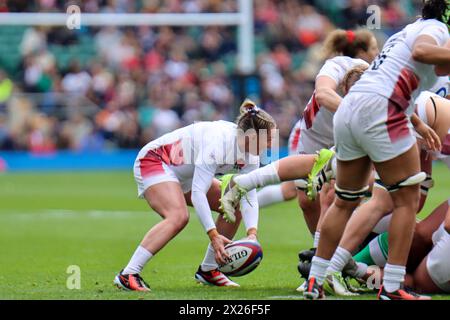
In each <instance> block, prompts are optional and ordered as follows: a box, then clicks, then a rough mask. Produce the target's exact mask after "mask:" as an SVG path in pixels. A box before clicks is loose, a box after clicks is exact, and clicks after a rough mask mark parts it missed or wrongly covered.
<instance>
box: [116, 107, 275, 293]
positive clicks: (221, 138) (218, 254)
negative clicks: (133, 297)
mask: <svg viewBox="0 0 450 320" xmlns="http://www.w3.org/2000/svg"><path fill="white" fill-rule="evenodd" d="M240 111H241V114H240V116H239V117H238V119H237V120H236V124H234V123H231V122H227V121H214V122H199V123H194V124H192V125H190V126H187V127H184V128H181V129H178V130H175V131H173V132H171V133H168V134H166V135H164V136H162V137H160V138H158V139H156V140H154V141H151V142H150V143H148V144H147V145H146V146H144V147H143V148H142V149H141V151H140V152H139V154H138V156H137V158H136V161H135V165H134V177H135V180H136V183H137V186H138V195H139V197H140V198H145V199H146V200H147V202H148V204H149V205H150V207H151V208H152V209H153V210H154V211H156V212H157V213H158V214H159V215H160V216H161V217H162V218H163V220H162V221H161V222H159V223H157V224H156V225H155V226H153V228H151V229H150V230H149V231H148V233H147V234H146V235H145V236H144V238H143V240H142V241H141V243H140V245H139V246H138V248H137V249H136V251H135V253H134V254H133V256H132V257H131V259H130V261H129V263H128V265H127V266H126V267H125V268H124V269H123V270H122V271H121V272H120V273H119V274H118V275H117V276H116V277H115V279H114V283H115V284H116V285H117V286H118V287H119V288H122V289H127V290H136V291H149V290H150V288H149V286H148V285H147V284H146V283H145V282H144V280H143V279H142V277H141V276H140V273H141V271H142V270H143V268H144V266H145V265H146V263H147V262H148V261H149V260H150V259H151V258H152V257H153V255H155V254H156V253H157V252H159V251H160V250H161V249H162V248H163V247H164V246H165V245H166V244H167V243H168V242H169V241H170V240H171V239H172V238H173V237H175V236H176V235H177V234H178V233H179V232H180V231H181V230H182V229H183V228H184V227H185V226H186V224H187V222H188V220H189V212H188V208H187V205H188V204H189V205H192V206H193V207H194V208H195V211H196V213H197V215H198V217H199V219H200V221H201V223H202V225H203V227H204V229H205V232H206V233H207V234H208V236H209V238H210V241H211V243H210V245H209V246H208V249H207V252H206V255H205V259H204V261H203V263H202V265H201V266H200V267H199V269H198V271H197V273H196V274H195V279H196V280H197V281H198V282H201V283H205V284H210V285H217V286H237V284H236V283H234V282H232V281H231V280H229V279H228V278H227V277H226V276H225V275H224V274H222V273H221V272H219V271H218V263H224V261H225V260H224V258H225V257H226V256H227V254H226V251H225V249H224V246H225V245H226V244H228V243H230V242H231V241H230V240H229V239H231V238H232V237H233V236H234V234H235V233H236V231H237V228H238V225H239V220H240V219H237V220H236V221H235V223H234V224H228V223H226V222H225V221H224V220H223V218H222V216H219V218H218V220H217V223H214V220H213V217H212V215H211V210H214V211H217V212H219V213H220V209H219V198H220V183H219V181H218V180H217V179H216V178H215V175H217V174H219V175H220V174H226V173H230V172H233V171H241V172H249V171H252V170H253V169H256V168H258V167H259V154H260V153H261V152H262V151H263V150H265V149H266V148H267V147H270V146H271V141H272V140H271V139H272V134H273V130H275V128H276V124H275V121H274V120H273V118H272V117H271V116H270V115H269V114H268V113H267V112H265V111H264V110H261V109H259V108H258V107H257V106H256V105H255V104H254V103H253V102H252V101H250V100H246V101H244V103H243V104H242V106H241V108H240ZM247 200H248V201H247ZM247 200H246V201H245V203H243V204H242V210H241V212H242V218H243V220H244V224H245V226H246V229H247V234H248V236H249V238H251V239H256V231H257V223H258V202H257V198H256V192H252V193H251V194H250V193H249V196H248V198H247ZM236 215H237V216H239V218H240V216H241V213H240V212H236Z"/></svg>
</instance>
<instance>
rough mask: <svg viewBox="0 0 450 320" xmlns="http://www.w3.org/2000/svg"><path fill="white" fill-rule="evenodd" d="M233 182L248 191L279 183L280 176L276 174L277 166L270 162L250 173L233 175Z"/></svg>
mask: <svg viewBox="0 0 450 320" xmlns="http://www.w3.org/2000/svg"><path fill="white" fill-rule="evenodd" d="M234 182H236V183H237V184H238V185H239V186H241V187H242V188H244V189H246V190H248V191H250V190H253V189H256V188H260V187H264V186H267V185H269V184H275V183H279V182H280V177H279V176H278V170H277V168H276V167H275V165H274V164H273V163H271V164H268V165H267V166H265V167H262V168H259V169H256V170H253V171H252V172H250V173H247V174H242V175H239V176H236V177H234Z"/></svg>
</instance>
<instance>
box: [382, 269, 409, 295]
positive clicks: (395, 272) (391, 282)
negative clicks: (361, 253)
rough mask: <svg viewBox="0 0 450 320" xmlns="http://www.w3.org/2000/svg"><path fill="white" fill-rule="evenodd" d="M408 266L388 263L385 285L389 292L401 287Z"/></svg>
mask: <svg viewBox="0 0 450 320" xmlns="http://www.w3.org/2000/svg"><path fill="white" fill-rule="evenodd" d="M405 274H406V267H405V266H398V265H392V264H389V263H386V266H385V267H384V276H383V287H384V290H386V291H387V292H394V291H397V290H398V289H400V287H401V284H402V283H403V281H404V280H405Z"/></svg>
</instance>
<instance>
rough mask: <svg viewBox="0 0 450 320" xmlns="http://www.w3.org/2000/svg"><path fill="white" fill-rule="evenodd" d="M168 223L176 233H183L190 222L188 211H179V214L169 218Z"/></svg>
mask: <svg viewBox="0 0 450 320" xmlns="http://www.w3.org/2000/svg"><path fill="white" fill-rule="evenodd" d="M168 221H169V223H170V225H171V226H172V228H173V229H174V230H175V231H181V230H183V229H184V227H185V226H186V225H187V224H188V222H189V214H188V213H187V212H186V210H184V211H179V212H178V213H177V214H174V215H173V216H171V218H168Z"/></svg>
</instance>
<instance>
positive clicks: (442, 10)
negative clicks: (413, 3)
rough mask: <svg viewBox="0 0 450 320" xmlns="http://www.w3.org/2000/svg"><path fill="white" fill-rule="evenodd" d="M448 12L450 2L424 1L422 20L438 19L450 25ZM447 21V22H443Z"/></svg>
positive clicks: (441, 0)
mask: <svg viewBox="0 0 450 320" xmlns="http://www.w3.org/2000/svg"><path fill="white" fill-rule="evenodd" d="M447 10H450V2H449V1H448V0H424V5H423V9H422V18H423V19H425V20H428V19H436V20H439V21H441V22H443V23H445V24H447V25H450V17H449V16H448V15H447V14H448V12H447ZM446 15H447V16H446ZM445 19H447V21H443V20H445Z"/></svg>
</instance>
